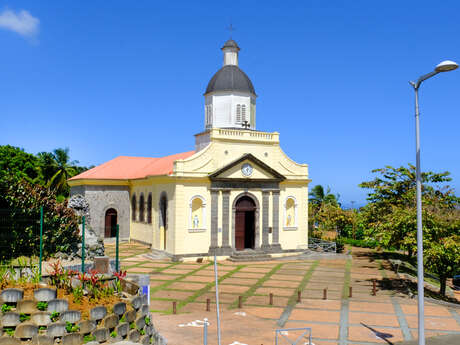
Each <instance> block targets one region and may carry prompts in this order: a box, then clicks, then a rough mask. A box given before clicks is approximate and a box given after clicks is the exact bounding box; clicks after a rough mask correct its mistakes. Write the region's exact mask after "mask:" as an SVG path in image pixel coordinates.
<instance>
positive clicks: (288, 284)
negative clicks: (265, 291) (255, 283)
mask: <svg viewBox="0 0 460 345" xmlns="http://www.w3.org/2000/svg"><path fill="white" fill-rule="evenodd" d="M262 286H263V287H288V288H297V287H298V286H299V282H298V281H289V280H286V281H281V280H275V279H271V278H270V279H268V280H267V281H265V283H264V284H263V285H262Z"/></svg>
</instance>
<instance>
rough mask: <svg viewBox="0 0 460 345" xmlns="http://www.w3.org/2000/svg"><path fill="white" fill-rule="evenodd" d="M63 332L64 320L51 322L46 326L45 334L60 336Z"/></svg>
mask: <svg viewBox="0 0 460 345" xmlns="http://www.w3.org/2000/svg"><path fill="white" fill-rule="evenodd" d="M65 332H66V330H65V322H53V323H52V324H51V325H49V326H48V329H47V331H46V334H47V335H49V336H52V337H62V336H63V335H64V334H65Z"/></svg>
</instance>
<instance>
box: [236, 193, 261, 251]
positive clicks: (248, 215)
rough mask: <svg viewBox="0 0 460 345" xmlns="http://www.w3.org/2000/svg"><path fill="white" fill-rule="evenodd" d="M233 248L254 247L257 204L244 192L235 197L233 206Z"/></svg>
mask: <svg viewBox="0 0 460 345" xmlns="http://www.w3.org/2000/svg"><path fill="white" fill-rule="evenodd" d="M234 214H235V216H234V227H235V232H234V233H235V237H234V239H235V242H234V243H235V249H236V250H244V249H255V248H256V246H257V243H258V241H257V234H258V231H257V229H258V226H257V223H258V206H257V204H256V201H255V200H254V199H253V198H252V197H251V196H249V195H247V194H245V195H243V196H240V197H239V198H237V199H236V202H235V206H234Z"/></svg>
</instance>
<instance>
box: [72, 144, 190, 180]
mask: <svg viewBox="0 0 460 345" xmlns="http://www.w3.org/2000/svg"><path fill="white" fill-rule="evenodd" d="M194 153H195V151H189V152H183V153H177V154H175V155H171V156H166V157H160V158H153V157H128V156H119V157H116V158H114V159H112V160H110V161H108V162H106V163H104V164H101V165H98V166H97V167H94V168H92V169H89V170H87V171H85V172H82V173H81V174H79V175H77V176H74V177H72V178H71V179H69V180H70V181H73V180H81V179H94V180H126V179H136V178H143V177H147V176H153V175H168V174H171V173H172V172H173V166H174V161H176V160H178V159H185V158H188V157H190V156H191V155H193V154H194Z"/></svg>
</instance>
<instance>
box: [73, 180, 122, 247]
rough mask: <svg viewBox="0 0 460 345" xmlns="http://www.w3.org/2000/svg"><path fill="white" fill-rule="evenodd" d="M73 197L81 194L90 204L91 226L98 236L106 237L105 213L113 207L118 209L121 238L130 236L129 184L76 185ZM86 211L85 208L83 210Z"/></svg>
mask: <svg viewBox="0 0 460 345" xmlns="http://www.w3.org/2000/svg"><path fill="white" fill-rule="evenodd" d="M70 195H71V198H73V197H74V196H75V197H76V196H77V195H81V196H83V197H84V199H85V200H86V201H87V203H88V206H89V227H90V228H91V229H93V230H94V232H95V233H96V235H97V236H99V237H101V238H103V237H104V229H105V213H106V212H107V210H109V209H111V208H113V209H115V211H117V222H118V224H119V226H120V239H128V238H129V224H130V222H129V217H130V201H129V188H128V186H103V185H99V186H90V185H85V186H74V187H72V188H71V189H70ZM82 211H84V210H82Z"/></svg>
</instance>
